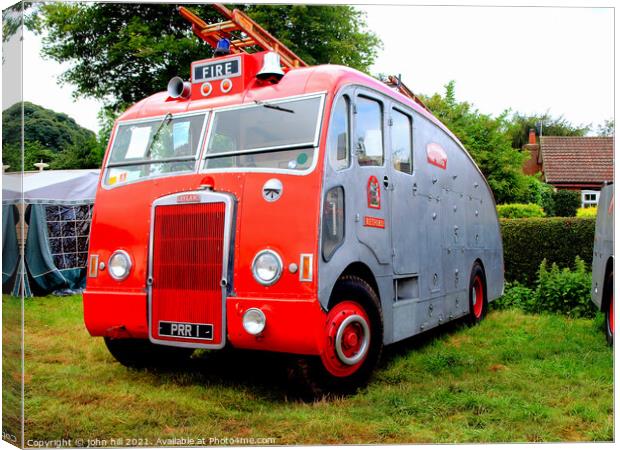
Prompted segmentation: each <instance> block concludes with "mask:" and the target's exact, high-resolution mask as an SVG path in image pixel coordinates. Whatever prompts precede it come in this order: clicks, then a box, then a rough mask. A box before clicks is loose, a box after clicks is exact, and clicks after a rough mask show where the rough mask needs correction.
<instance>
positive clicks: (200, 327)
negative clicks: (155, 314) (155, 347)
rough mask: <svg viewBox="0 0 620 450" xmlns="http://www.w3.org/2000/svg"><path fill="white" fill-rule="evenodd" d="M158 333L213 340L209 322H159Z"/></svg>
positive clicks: (211, 327) (211, 326)
mask: <svg viewBox="0 0 620 450" xmlns="http://www.w3.org/2000/svg"><path fill="white" fill-rule="evenodd" d="M159 335H160V336H169V337H177V338H190V339H205V340H209V341H210V340H213V325H212V324H210V323H183V322H163V321H160V322H159Z"/></svg>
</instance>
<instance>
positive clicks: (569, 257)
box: [500, 217, 596, 287]
mask: <svg viewBox="0 0 620 450" xmlns="http://www.w3.org/2000/svg"><path fill="white" fill-rule="evenodd" d="M595 222H596V220H595V219H592V218H587V219H586V218H583V219H582V218H576V217H571V218H568V217H566V218H562V217H548V218H526V219H500V226H501V232H502V240H503V246H504V269H505V277H506V280H507V281H519V282H520V283H522V284H525V285H526V286H530V287H532V286H534V285H535V282H536V279H537V277H538V268H539V266H540V263H541V262H542V261H543V259H546V260H547V262H548V263H549V264H552V263H556V264H558V265H559V266H560V267H570V266H571V265H572V263H573V261H574V260H575V257H576V256H579V257H580V258H581V259H582V260H584V261H586V262H587V264H586V265H587V266H588V267H589V265H590V262H591V261H592V250H593V244H594V225H595Z"/></svg>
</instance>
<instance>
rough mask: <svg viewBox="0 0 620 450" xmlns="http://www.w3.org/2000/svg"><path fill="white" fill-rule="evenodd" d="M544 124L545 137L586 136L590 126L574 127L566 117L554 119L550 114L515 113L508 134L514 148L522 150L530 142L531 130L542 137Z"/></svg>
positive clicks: (510, 121) (507, 130) (511, 118)
mask: <svg viewBox="0 0 620 450" xmlns="http://www.w3.org/2000/svg"><path fill="white" fill-rule="evenodd" d="M541 124H542V135H543V136H585V135H586V133H587V132H588V131H590V125H574V124H572V123H570V122H569V121H568V120H566V119H565V118H564V117H562V116H560V117H553V116H551V114H549V112H546V113H544V114H538V115H526V114H521V113H518V112H517V113H514V114H512V116H511V117H510V120H509V125H508V127H507V129H506V132H507V133H508V135H509V136H510V139H511V141H512V147H513V148H522V147H523V146H524V145H525V144H527V142H528V137H529V133H530V130H531V129H534V130H536V134H538V135H540V132H541V130H540V126H541Z"/></svg>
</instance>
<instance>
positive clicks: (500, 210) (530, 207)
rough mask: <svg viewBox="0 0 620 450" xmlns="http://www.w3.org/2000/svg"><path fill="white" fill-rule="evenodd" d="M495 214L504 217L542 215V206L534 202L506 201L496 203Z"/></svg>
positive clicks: (514, 217) (517, 217) (543, 212)
mask: <svg viewBox="0 0 620 450" xmlns="http://www.w3.org/2000/svg"><path fill="white" fill-rule="evenodd" d="M497 215H498V216H499V217H501V218H505V219H519V218H523V217H544V216H545V211H544V210H543V208H542V206H539V205H537V204H535V203H508V204H505V205H497Z"/></svg>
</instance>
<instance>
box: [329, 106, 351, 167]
mask: <svg viewBox="0 0 620 450" xmlns="http://www.w3.org/2000/svg"><path fill="white" fill-rule="evenodd" d="M350 103H351V102H350V100H349V97H347V96H346V95H344V96H342V97H340V99H338V102H337V103H336V107H335V108H334V114H333V115H332V119H331V125H330V126H329V135H328V137H327V151H328V154H329V162H330V164H331V165H332V167H333V168H334V170H342V169H346V168H347V167H349V163H350V155H351V151H350V148H349V145H350V144H349V142H350V130H351V127H350V123H349V117H350V116H349V110H350V107H351V105H350Z"/></svg>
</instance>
